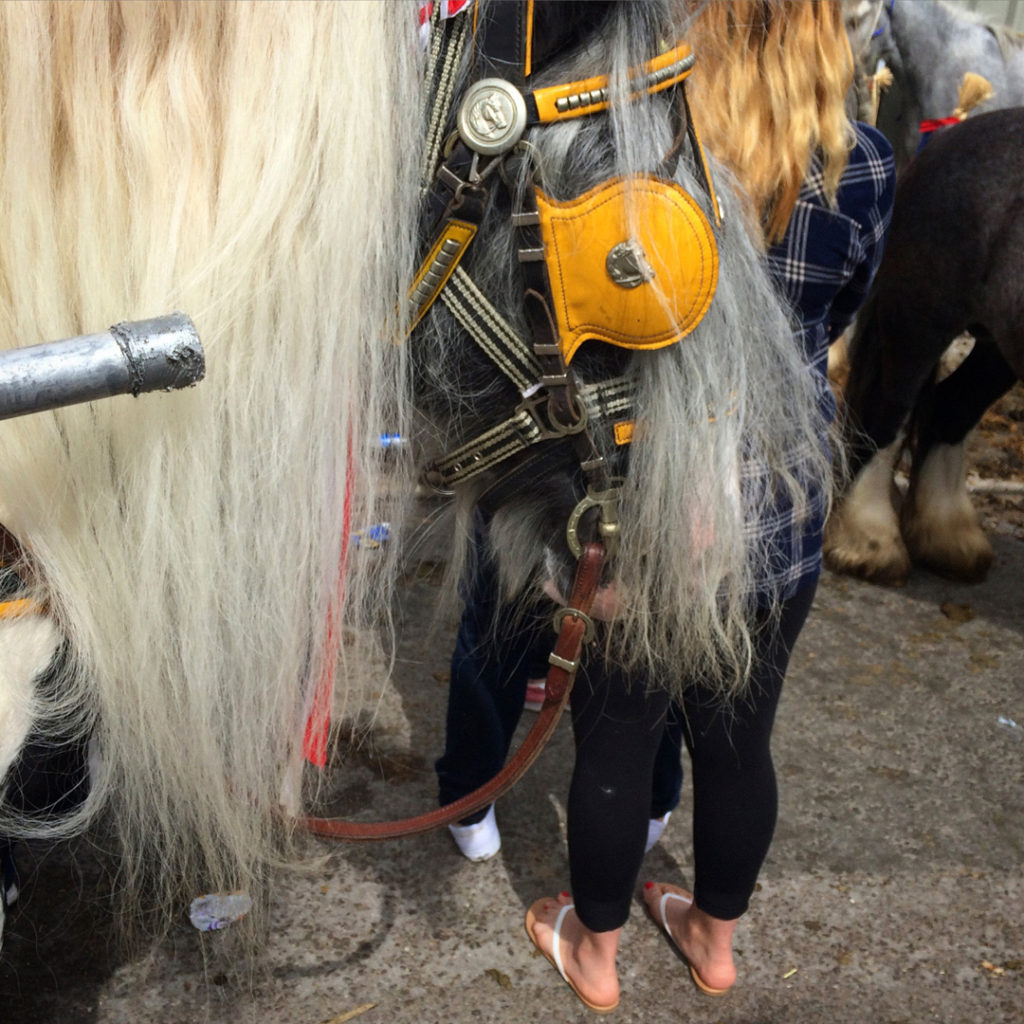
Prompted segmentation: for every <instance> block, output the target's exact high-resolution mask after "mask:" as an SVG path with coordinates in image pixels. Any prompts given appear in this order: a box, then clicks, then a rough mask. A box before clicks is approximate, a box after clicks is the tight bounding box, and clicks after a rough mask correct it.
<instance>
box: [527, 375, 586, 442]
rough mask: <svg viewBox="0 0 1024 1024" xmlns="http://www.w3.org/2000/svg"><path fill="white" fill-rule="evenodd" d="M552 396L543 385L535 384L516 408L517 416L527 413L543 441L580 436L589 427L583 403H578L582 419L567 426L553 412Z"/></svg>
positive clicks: (528, 389)
mask: <svg viewBox="0 0 1024 1024" xmlns="http://www.w3.org/2000/svg"><path fill="white" fill-rule="evenodd" d="M550 401H551V396H550V395H549V394H548V393H547V392H546V391H545V390H544V388H543V386H542V385H541V384H534V385H533V387H531V388H527V389H526V391H524V392H523V400H522V401H521V402H520V403H519V404H518V405H517V406H516V409H515V411H516V414H517V415H518V414H519V413H521V412H525V413H527V414H528V415H529V417H530V418H531V419H532V420H533V422H534V423H536V424H537V429H538V430H540V436H541V440H543V441H554V440H557V439H558V438H560V437H568V436H569V435H570V434H578V433H580V432H581V431H582V430H584V429H585V428H586V426H587V409H586V406H584V405H583V404H582V403H577V407H578V409H579V411H580V418H579V419H578V420H577V421H576V422H575V423H570V424H565V423H562V422H561V421H560V420H558V419H557V418H556V417H555V416H554V415H553V414H552V412H551V409H550V405H549V403H550Z"/></svg>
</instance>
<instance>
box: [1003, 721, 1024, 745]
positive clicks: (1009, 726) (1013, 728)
mask: <svg viewBox="0 0 1024 1024" xmlns="http://www.w3.org/2000/svg"><path fill="white" fill-rule="evenodd" d="M997 724H998V725H999V727H1000V728H1001V729H1005V730H1006V731H1007V732H1009V733H1012V734H1013V735H1014V736H1016V737H1017V739H1019V740H1024V727H1022V726H1020V725H1018V724H1017V723H1016V722H1015V721H1014V720H1013V719H1012V718H1007V717H1006V716H1005V715H1000V716H999V718H998V719H997Z"/></svg>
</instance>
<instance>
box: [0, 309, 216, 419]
mask: <svg viewBox="0 0 1024 1024" xmlns="http://www.w3.org/2000/svg"><path fill="white" fill-rule="evenodd" d="M205 372H206V362H205V357H204V354H203V346H202V344H201V343H200V341H199V335H198V334H197V333H196V329H195V327H194V326H193V324H192V321H191V320H190V319H189V318H188V317H187V316H185V314H184V313H171V314H169V315H168V316H161V317H156V318H154V319H152V320H138V321H135V322H133V323H121V324H115V325H114V326H113V327H111V328H110V330H109V331H107V332H106V333H105V334H86V335H82V336H81V337H77V338H68V339H66V340H65V341H53V342H48V343H46V344H44V345H31V346H28V347H27V348H17V349H11V350H9V351H7V352H3V353H0V420H3V419H11V418H13V417H15V416H25V415H27V414H29V413H35V412H45V411H46V410H47V409H57V408H60V407H61V406H65V405H74V404H76V403H79V402H91V401H93V400H94V399H97V398H108V397H110V396H111V395H129V394H130V395H140V394H142V393H143V392H145V391H174V390H176V389H178V388H185V387H189V386H191V385H192V384H195V383H197V382H198V381H200V380H202V379H203V374H204V373H205Z"/></svg>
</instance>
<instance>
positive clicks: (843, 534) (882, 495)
mask: <svg viewBox="0 0 1024 1024" xmlns="http://www.w3.org/2000/svg"><path fill="white" fill-rule="evenodd" d="M902 448H903V439H902V438H899V439H897V440H896V441H894V442H893V443H892V444H891V445H889V446H888V447H887V448H882V449H880V450H879V451H878V452H877V453H876V454H875V456H874V457H873V458H872V459H871V461H870V462H868V463H867V464H866V465H865V466H864V467H863V468H862V469H861V471H860V472H859V473H858V474H857V476H856V478H855V479H854V481H853V484H852V485H851V487H850V489H849V490H848V491H847V492H846V494H845V495H844V497H843V499H842V500H841V501H840V502H839V503H838V504H837V505H836V507H835V509H834V510H833V512H832V515H831V516H830V517H829V520H828V523H827V524H826V527H825V548H824V550H825V563H826V565H828V567H829V568H830V569H832V570H833V571H834V572H839V573H845V574H847V575H850V576H859V577H860V578H862V579H866V580H873V581H875V582H878V583H903V582H904V581H905V580H906V578H907V575H908V573H909V572H910V558H909V556H908V554H907V549H906V546H905V545H904V543H903V538H902V537H901V536H900V528H899V520H898V519H897V516H896V509H895V508H894V506H893V501H892V489H893V472H894V470H895V466H896V461H897V460H898V459H899V456H900V452H901V450H902Z"/></svg>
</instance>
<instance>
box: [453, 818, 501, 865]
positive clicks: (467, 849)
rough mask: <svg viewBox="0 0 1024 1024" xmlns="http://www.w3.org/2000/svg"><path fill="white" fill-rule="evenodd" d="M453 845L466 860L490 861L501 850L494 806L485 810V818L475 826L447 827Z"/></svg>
mask: <svg viewBox="0 0 1024 1024" xmlns="http://www.w3.org/2000/svg"><path fill="white" fill-rule="evenodd" d="M448 831H449V832H451V834H452V838H453V839H454V840H455V845H456V846H458V848H459V852H460V853H461V854H462V856H463V857H465V858H466V859H467V860H472V861H476V862H477V863H479V862H480V861H485V860H490V859H491V858H492V857H493V856H494V855H495V854H496V853H497V852H498V851H499V850H500V849H501V833H500V832H498V823H497V821H495V819H494V804H491V806H490V807H489V808H488V810H487V817H486V818H484V820H483V821H478V822H477V823H476V824H475V825H449V826H448Z"/></svg>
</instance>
